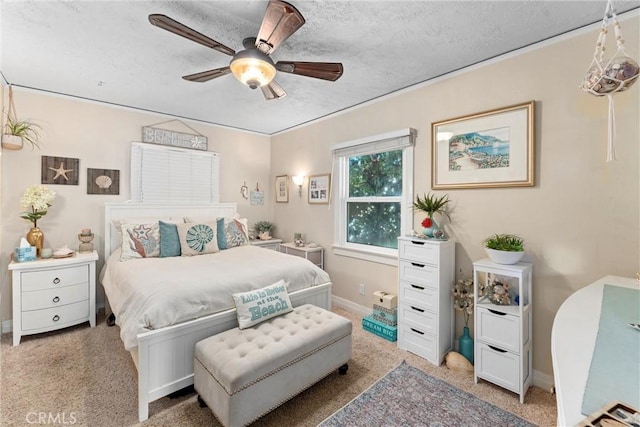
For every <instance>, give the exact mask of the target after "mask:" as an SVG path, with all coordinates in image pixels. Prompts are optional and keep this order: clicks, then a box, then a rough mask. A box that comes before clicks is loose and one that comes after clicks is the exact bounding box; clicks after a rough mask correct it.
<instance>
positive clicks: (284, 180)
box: [276, 175, 289, 203]
mask: <svg viewBox="0 0 640 427" xmlns="http://www.w3.org/2000/svg"><path fill="white" fill-rule="evenodd" d="M276 203H289V176H288V175H280V176H276Z"/></svg>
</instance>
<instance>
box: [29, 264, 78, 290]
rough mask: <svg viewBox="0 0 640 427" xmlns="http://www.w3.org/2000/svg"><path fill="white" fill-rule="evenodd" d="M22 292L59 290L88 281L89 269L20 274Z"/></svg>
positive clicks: (62, 269) (72, 268)
mask: <svg viewBox="0 0 640 427" xmlns="http://www.w3.org/2000/svg"><path fill="white" fill-rule="evenodd" d="M21 280H22V292H28V291H38V290H40V289H52V288H61V287H63V286H70V285H77V284H78V283H85V282H88V281H89V267H88V266H86V265H80V266H76V267H67V268H55V269H48V270H42V271H29V272H25V273H22V277H21Z"/></svg>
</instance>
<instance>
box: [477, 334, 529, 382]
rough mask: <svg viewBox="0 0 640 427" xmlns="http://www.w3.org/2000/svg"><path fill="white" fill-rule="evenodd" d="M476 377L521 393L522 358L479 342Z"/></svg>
mask: <svg viewBox="0 0 640 427" xmlns="http://www.w3.org/2000/svg"><path fill="white" fill-rule="evenodd" d="M476 350H477V354H476V357H475V369H476V375H477V376H479V377H482V378H484V379H486V380H488V381H491V382H492V383H494V384H498V385H499V386H502V387H504V388H507V389H509V390H511V391H513V392H515V393H520V357H519V356H518V355H517V354H514V353H511V352H509V351H506V350H504V349H500V348H498V347H495V346H489V345H487V344H484V343H481V342H478V343H477V345H476Z"/></svg>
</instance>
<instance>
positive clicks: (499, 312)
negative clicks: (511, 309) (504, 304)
mask: <svg viewBox="0 0 640 427" xmlns="http://www.w3.org/2000/svg"><path fill="white" fill-rule="evenodd" d="M489 311H490V312H491V313H493V314H497V315H498V316H506V315H507V313H503V312H501V311H496V310H491V309H489Z"/></svg>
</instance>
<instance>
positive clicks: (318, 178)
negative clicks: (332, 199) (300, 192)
mask: <svg viewBox="0 0 640 427" xmlns="http://www.w3.org/2000/svg"><path fill="white" fill-rule="evenodd" d="M330 189H331V174H328V173H327V174H323V175H312V176H310V177H309V199H308V200H309V203H310V204H312V205H322V204H325V205H326V204H327V203H329V191H330Z"/></svg>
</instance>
